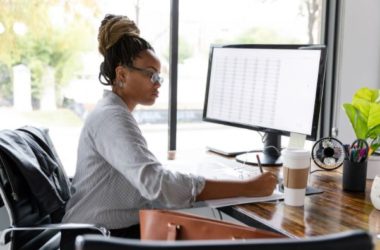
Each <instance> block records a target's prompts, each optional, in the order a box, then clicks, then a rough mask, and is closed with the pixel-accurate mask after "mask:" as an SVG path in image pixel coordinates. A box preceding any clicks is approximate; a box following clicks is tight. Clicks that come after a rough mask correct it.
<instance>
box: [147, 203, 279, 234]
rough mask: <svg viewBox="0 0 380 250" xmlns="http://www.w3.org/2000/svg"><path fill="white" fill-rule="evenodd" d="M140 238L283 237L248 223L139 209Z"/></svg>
mask: <svg viewBox="0 0 380 250" xmlns="http://www.w3.org/2000/svg"><path fill="white" fill-rule="evenodd" d="M140 233H141V239H142V240H217V239H219V240H220V239H224V240H225V239H255V238H283V237H284V236H283V235H280V234H277V233H273V232H270V231H266V230H261V229H257V228H253V227H248V226H241V225H237V224H233V223H228V222H224V221H219V220H212V219H208V218H204V217H199V216H195V215H191V214H187V213H182V212H181V213H179V212H174V211H168V210H140Z"/></svg>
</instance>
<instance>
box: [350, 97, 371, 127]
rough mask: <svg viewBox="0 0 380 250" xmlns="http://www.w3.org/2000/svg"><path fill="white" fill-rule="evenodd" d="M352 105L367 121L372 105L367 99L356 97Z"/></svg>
mask: <svg viewBox="0 0 380 250" xmlns="http://www.w3.org/2000/svg"><path fill="white" fill-rule="evenodd" d="M352 105H353V106H354V107H355V108H356V109H357V110H359V112H360V113H361V114H362V116H363V118H364V119H365V120H366V121H367V120H368V115H369V109H370V105H371V103H370V102H369V101H368V100H366V99H362V98H358V97H354V98H353V99H352Z"/></svg>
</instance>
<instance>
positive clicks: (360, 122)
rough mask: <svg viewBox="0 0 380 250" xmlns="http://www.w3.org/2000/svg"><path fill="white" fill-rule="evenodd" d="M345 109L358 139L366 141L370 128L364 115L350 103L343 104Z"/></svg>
mask: <svg viewBox="0 0 380 250" xmlns="http://www.w3.org/2000/svg"><path fill="white" fill-rule="evenodd" d="M343 108H344V110H345V111H346V114H347V116H348V118H349V120H350V122H351V125H352V128H353V129H354V132H355V135H356V137H357V138H359V139H366V135H367V131H368V127H367V121H366V120H365V118H364V117H363V115H361V114H360V111H359V110H358V109H356V108H355V107H354V106H353V105H352V104H350V103H345V104H343Z"/></svg>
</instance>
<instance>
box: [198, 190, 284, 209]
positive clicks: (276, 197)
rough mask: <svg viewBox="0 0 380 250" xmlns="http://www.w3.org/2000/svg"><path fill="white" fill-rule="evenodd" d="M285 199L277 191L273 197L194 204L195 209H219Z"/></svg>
mask: <svg viewBox="0 0 380 250" xmlns="http://www.w3.org/2000/svg"><path fill="white" fill-rule="evenodd" d="M283 198H284V194H283V193H280V192H278V191H275V192H274V193H273V194H272V195H270V196H263V197H255V198H251V197H235V198H226V199H217V200H206V201H199V202H196V203H195V204H194V207H202V206H207V207H212V208H218V207H225V206H233V205H240V204H247V203H256V202H265V201H275V200H281V199H283Z"/></svg>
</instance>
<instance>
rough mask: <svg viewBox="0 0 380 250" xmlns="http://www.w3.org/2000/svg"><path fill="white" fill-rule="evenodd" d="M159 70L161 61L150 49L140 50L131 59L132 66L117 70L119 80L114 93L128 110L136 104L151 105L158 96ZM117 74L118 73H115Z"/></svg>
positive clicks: (159, 85)
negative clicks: (137, 54)
mask: <svg viewBox="0 0 380 250" xmlns="http://www.w3.org/2000/svg"><path fill="white" fill-rule="evenodd" d="M160 71H161V63H160V60H159V59H158V58H157V56H156V55H155V54H154V52H153V51H152V50H144V51H141V52H140V54H139V56H138V57H136V58H135V60H134V61H133V67H122V72H121V73H120V72H119V76H117V77H118V78H121V79H119V82H120V81H121V82H122V83H124V84H123V85H124V86H122V87H120V86H117V84H116V88H117V90H116V93H117V94H119V95H120V96H121V98H122V99H123V100H124V102H125V103H126V104H127V106H128V108H129V110H131V111H132V110H133V109H134V108H135V106H136V105H137V104H142V105H152V104H154V102H155V101H156V98H157V97H158V94H159V92H158V89H159V88H160V87H161V84H160V82H159V80H158V79H157V76H158V75H155V73H156V74H159V73H160ZM117 75H118V73H117Z"/></svg>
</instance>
